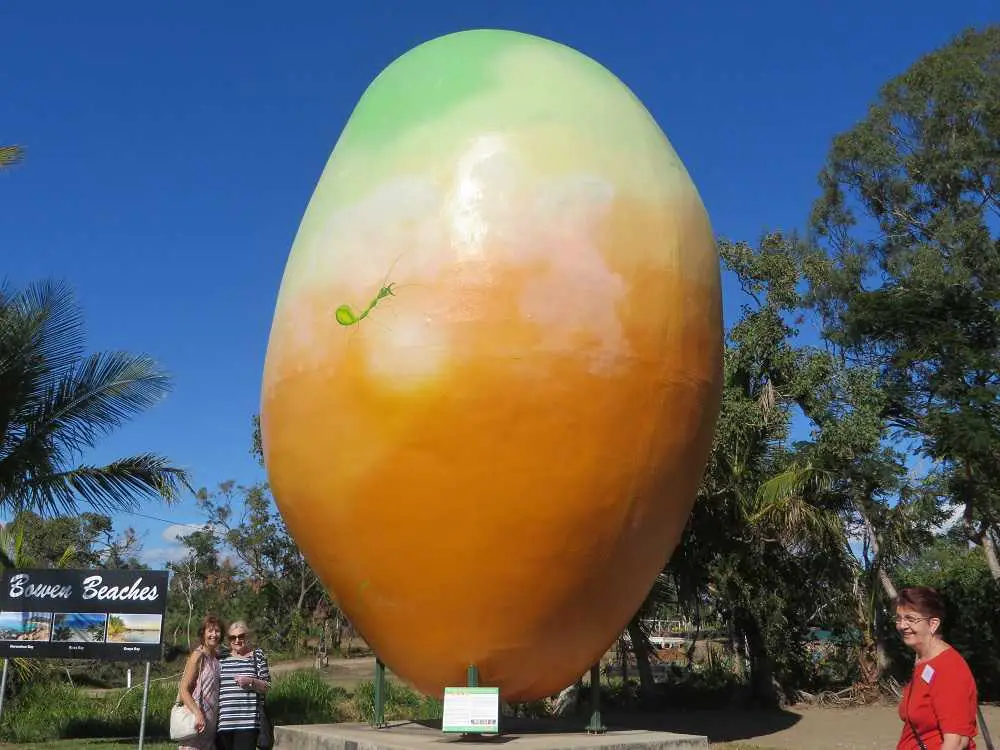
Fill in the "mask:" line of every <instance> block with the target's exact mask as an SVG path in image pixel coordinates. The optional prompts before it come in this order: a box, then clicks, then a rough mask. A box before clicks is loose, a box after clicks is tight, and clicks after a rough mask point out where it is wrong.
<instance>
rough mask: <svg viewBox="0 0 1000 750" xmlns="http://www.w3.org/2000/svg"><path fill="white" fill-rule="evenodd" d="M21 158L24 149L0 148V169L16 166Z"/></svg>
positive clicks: (17, 147) (15, 147) (14, 147)
mask: <svg viewBox="0 0 1000 750" xmlns="http://www.w3.org/2000/svg"><path fill="white" fill-rule="evenodd" d="M23 156H24V149H23V148H21V147H20V146H0V169H3V168H4V167H10V166H12V165H14V164H17V163H18V162H19V161H21V158H22V157H23Z"/></svg>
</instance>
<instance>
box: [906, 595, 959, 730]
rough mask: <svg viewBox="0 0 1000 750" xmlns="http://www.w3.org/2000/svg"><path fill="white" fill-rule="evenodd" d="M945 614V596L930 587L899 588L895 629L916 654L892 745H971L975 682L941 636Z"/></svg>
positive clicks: (956, 653)
mask: <svg viewBox="0 0 1000 750" xmlns="http://www.w3.org/2000/svg"><path fill="white" fill-rule="evenodd" d="M943 618H944V602H943V601H942V600H941V596H940V595H939V594H938V593H937V591H935V590H934V589H931V588H926V587H924V586H918V587H914V588H908V589H903V590H902V591H900V592H899V595H898V596H897V598H896V630H897V631H898V632H899V635H900V636H901V637H902V639H903V643H905V644H906V645H907V646H909V647H910V648H911V649H913V651H914V652H915V653H916V656H917V660H916V664H915V665H914V667H913V675H912V677H911V679H910V682H909V683H908V684H907V685H906V687H905V689H904V690H903V697H902V699H901V700H900V703H899V718H900V719H902V720H903V732H902V735H901V736H900V738H899V743H898V744H897V745H896V750H975V747H976V743H975V741H974V740H973V737H975V736H976V706H977V705H978V697H977V695H976V682H975V680H974V679H973V677H972V671H971V670H970V669H969V665H968V664H966V662H965V659H963V658H962V655H961V654H959V653H958V651H956V650H955V649H954V648H952V647H951V646H950V645H949V644H948V643H946V642H945V640H944V638H942V637H941V622H942V620H943Z"/></svg>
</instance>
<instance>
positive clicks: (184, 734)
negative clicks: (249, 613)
mask: <svg viewBox="0 0 1000 750" xmlns="http://www.w3.org/2000/svg"><path fill="white" fill-rule="evenodd" d="M225 628H226V626H225V625H224V624H223V623H222V620H220V619H219V618H218V617H215V616H214V615H209V616H208V617H206V618H205V619H204V620H202V623H201V626H200V627H199V628H198V639H199V640H200V641H201V645H199V646H198V648H196V649H195V650H194V651H192V652H191V655H190V656H189V657H188V660H187V663H186V664H185V665H184V674H183V675H181V682H180V685H179V686H178V690H177V704H176V705H175V706H174V707H173V709H172V710H171V712H170V739H172V740H177V741H178V742H180V743H181V744H180V748H179V750H212V748H214V747H215V730H216V726H217V725H218V721H219V676H220V673H221V670H220V667H219V644H220V643H221V642H222V633H223V632H224V631H225Z"/></svg>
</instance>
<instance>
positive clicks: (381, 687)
mask: <svg viewBox="0 0 1000 750" xmlns="http://www.w3.org/2000/svg"><path fill="white" fill-rule="evenodd" d="M372 726H373V727H375V728H376V729H383V728H384V727H385V726H386V723H385V664H383V663H382V660H381V659H379V658H378V657H376V658H375V714H374V715H373V716H372Z"/></svg>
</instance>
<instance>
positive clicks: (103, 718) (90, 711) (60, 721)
mask: <svg viewBox="0 0 1000 750" xmlns="http://www.w3.org/2000/svg"><path fill="white" fill-rule="evenodd" d="M374 692H375V688H374V683H373V682H372V681H371V680H367V681H364V682H361V683H359V684H358V685H357V686H356V687H355V689H354V691H353V692H349V691H348V690H347V689H345V688H343V687H340V686H337V685H331V684H330V683H329V682H327V681H326V680H324V679H323V677H322V676H321V675H319V674H318V673H317V672H315V671H314V670H311V669H304V670H300V671H296V672H288V673H287V674H283V675H279V676H278V677H277V678H276V679H275V680H274V685H273V687H272V688H271V691H270V694H269V695H268V697H267V704H266V705H267V711H268V714H269V715H270V717H271V721H272V722H274V723H275V724H278V725H281V724H327V723H333V722H338V721H368V720H370V719H371V717H372V714H373V711H374ZM176 694H177V684H176V682H174V681H170V682H157V683H153V684H152V685H150V689H149V703H148V707H147V710H146V737H147V739H148V740H149V744H147V745H146V746H147V747H149V748H151V749H154V748H155V749H156V750H159V748H160V747H176V745H171V744H169V743H168V744H162V741H163V740H166V739H167V737H168V731H167V728H168V725H169V720H170V708H171V706H172V705H173V701H174V697H175V696H176ZM141 709H142V690H141V689H136V688H133V689H132V690H123V689H120V690H111V691H108V692H106V693H102V694H99V695H95V694H93V693H91V692H88V691H85V690H81V689H78V688H74V687H72V686H70V685H68V684H66V683H64V682H46V683H38V684H34V685H30V686H28V687H27V688H23V689H22V690H20V691H19V692H18V694H17V695H16V696H14V697H13V698H11V699H10V700H9V701H8V702H7V704H6V705H5V706H4V712H3V720H2V723H0V741H2V742H13V743H17V745H18V747H19V748H26V747H53V748H56V747H60V748H68V747H74V748H76V747H80V748H109V749H110V748H113V747H121V746H123V745H130V746H134V743H135V740H134V739H128V740H114V739H107V738H135V737H136V736H137V735H138V730H139V721H140V713H141ZM385 716H386V718H387V719H390V720H393V719H404V718H409V719H433V718H440V716H441V702H440V701H437V700H434V699H432V698H427V697H424V696H422V695H420V694H419V693H415V692H413V691H412V690H410V689H409V688H407V687H406V686H404V685H401V684H399V683H397V682H394V681H387V682H386V695H385ZM57 740H71V742H72V744H71V745H67V744H65V742H64V743H58V742H55V741H57ZM87 743H89V744H87Z"/></svg>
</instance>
